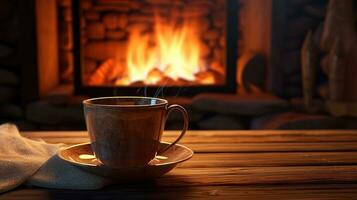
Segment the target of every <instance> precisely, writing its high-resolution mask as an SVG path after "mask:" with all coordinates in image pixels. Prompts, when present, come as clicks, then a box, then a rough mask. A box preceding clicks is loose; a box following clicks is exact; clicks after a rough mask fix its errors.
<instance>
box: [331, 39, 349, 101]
mask: <svg viewBox="0 0 357 200" xmlns="http://www.w3.org/2000/svg"><path fill="white" fill-rule="evenodd" d="M329 57H330V60H329V67H328V68H329V73H328V77H329V90H330V92H329V93H330V100H332V101H343V100H344V89H345V87H344V86H345V85H344V83H345V81H346V80H345V68H346V65H345V64H346V63H345V60H344V59H345V58H344V52H343V46H342V42H341V40H340V39H339V38H337V39H336V40H335V42H334V44H333V46H332V49H331V52H330V55H329Z"/></svg>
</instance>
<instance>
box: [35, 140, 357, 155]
mask: <svg viewBox="0 0 357 200" xmlns="http://www.w3.org/2000/svg"><path fill="white" fill-rule="evenodd" d="M34 138H35V137H34ZM42 139H43V140H44V141H46V142H48V143H65V144H68V145H74V144H78V143H84V142H89V139H88V138H82V137H78V138H70V137H68V138H44V137H43V138H42ZM163 141H170V140H165V138H164V140H163ZM205 142H206V143H204V142H202V143H199V142H197V143H190V142H188V143H186V141H185V140H183V141H182V142H179V144H183V145H185V146H187V147H189V148H191V149H192V150H194V151H195V153H210V152H221V153H228V152H230V153H234V152H240V153H243V152H245V153H251V152H311V151H312V152H318V151H322V152H326V151H330V152H332V151H338V152H341V151H357V142H309V143H303V142H301V143H279V142H278V143H273V142H269V143H260V142H259V143H224V142H216V141H215V140H214V139H212V140H210V141H209V142H210V143H208V141H205ZM229 142H231V141H229Z"/></svg>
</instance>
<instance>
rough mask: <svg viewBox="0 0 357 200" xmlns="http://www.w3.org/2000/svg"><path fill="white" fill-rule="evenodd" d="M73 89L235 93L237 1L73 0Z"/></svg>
mask: <svg viewBox="0 0 357 200" xmlns="http://www.w3.org/2000/svg"><path fill="white" fill-rule="evenodd" d="M72 3H73V5H72V12H73V33H74V35H73V36H74V37H73V38H74V66H75V67H74V85H75V93H76V94H87V95H111V94H113V93H115V94H117V95H149V96H155V95H158V94H159V93H162V94H164V95H166V96H170V95H185V96H190V95H194V94H197V93H201V92H232V93H235V92H236V59H237V55H238V54H237V34H238V27H237V24H238V22H237V19H238V17H237V16H238V15H237V13H238V12H237V11H238V9H237V6H238V4H237V1H235V0H205V1H187V0H176V1H173V2H171V1H162V0H132V1H127V0H124V1H108V0H102V1H101V0H97V1H94V0H92V1H73V2H72Z"/></svg>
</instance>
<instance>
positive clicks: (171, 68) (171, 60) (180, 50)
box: [116, 16, 215, 85]
mask: <svg viewBox="0 0 357 200" xmlns="http://www.w3.org/2000/svg"><path fill="white" fill-rule="evenodd" d="M197 27H199V25H198V24H197V23H196V22H195V21H192V20H191V21H188V20H186V21H185V20H184V21H183V22H182V24H178V23H177V21H176V22H175V21H173V20H172V21H169V22H164V20H162V19H161V18H160V17H158V16H156V17H155V25H154V27H153V31H152V33H151V34H150V33H148V32H145V31H143V29H142V27H137V28H135V27H134V28H133V29H131V32H130V37H129V40H128V48H127V58H126V59H127V60H126V65H127V66H126V68H127V69H126V76H124V77H118V79H117V80H116V84H117V85H118V84H123V83H124V84H132V83H134V82H142V83H144V84H148V85H153V84H158V83H162V82H163V81H165V80H167V79H171V80H173V81H179V80H183V81H191V82H194V81H197V77H199V76H197V74H200V73H207V72H206V71H207V69H206V67H205V64H204V62H203V61H201V60H200V48H201V41H200V37H199V31H198V28H197ZM203 77H204V78H203V79H202V81H199V80H198V81H199V82H200V83H201V84H214V83H215V78H214V76H213V75H212V74H211V75H205V76H203Z"/></svg>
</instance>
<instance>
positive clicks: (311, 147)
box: [182, 142, 357, 153]
mask: <svg viewBox="0 0 357 200" xmlns="http://www.w3.org/2000/svg"><path fill="white" fill-rule="evenodd" d="M182 144H184V145H187V147H189V148H191V149H193V150H194V151H195V153H219V152H221V153H228V152H230V153H235V152H236V153H238V152H240V153H244V152H245V153H252V152H321V151H322V152H333V151H335V152H336V151H338V152H341V151H356V150H357V143H356V142H337V143H335V142H324V143H322V142H321V143H241V144H238V143H206V144H185V143H182Z"/></svg>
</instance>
